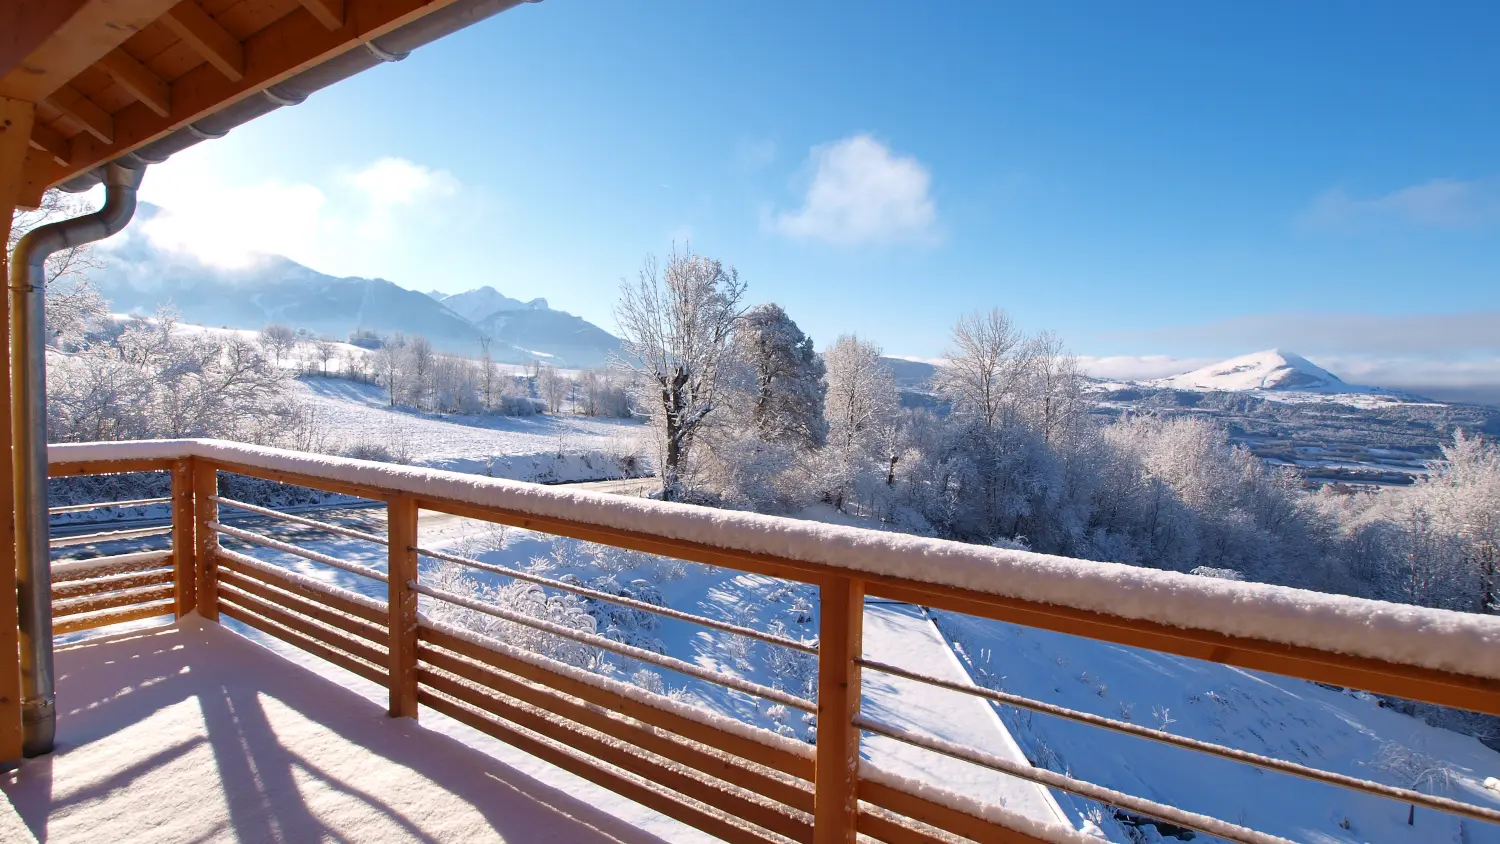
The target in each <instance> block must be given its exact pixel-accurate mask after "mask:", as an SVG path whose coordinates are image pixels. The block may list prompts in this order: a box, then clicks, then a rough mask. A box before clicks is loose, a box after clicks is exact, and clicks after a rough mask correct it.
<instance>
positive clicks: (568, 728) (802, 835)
mask: <svg viewBox="0 0 1500 844" xmlns="http://www.w3.org/2000/svg"><path fill="white" fill-rule="evenodd" d="M417 674H418V676H419V677H420V679H421V683H420V685H419V687H420V686H425V687H427V688H430V689H432V690H433V691H436V692H440V693H441V694H443V695H445V696H446V697H450V698H453V699H455V700H459V701H462V702H464V703H466V704H468V705H469V706H472V707H474V708H476V709H481V710H483V711H485V712H487V713H489V714H491V715H494V716H495V717H497V718H501V719H503V720H505V721H508V722H510V723H512V724H515V725H516V726H518V727H524V728H525V729H527V730H530V731H531V732H533V733H536V734H537V735H542V736H546V737H547V738H550V739H552V740H553V741H557V742H561V743H562V744H566V745H567V746H569V747H571V748H573V749H574V750H577V751H580V752H582V753H586V754H588V755H589V756H591V757H593V758H595V759H599V760H601V761H604V762H608V763H609V764H611V765H613V766H615V767H617V768H619V769H621V770H624V771H629V772H630V773H632V774H635V775H637V776H640V777H644V778H646V779H648V780H650V781H651V782H654V783H656V784H657V785H660V786H662V787H664V788H668V789H670V790H672V791H675V792H677V793H678V794H681V795H683V796H685V797H689V798H691V799H693V800H696V801H698V802H700V803H703V804H705V805H709V806H713V807H714V808H716V809H718V810H720V811H722V812H727V813H729V814H731V815H733V816H735V817H737V818H739V819H741V820H744V821H747V822H749V823H753V824H755V825H756V826H759V827H762V828H764V829H769V830H770V831H772V832H776V833H778V834H781V835H785V836H787V837H788V838H791V839H792V840H793V841H798V842H804V843H805V842H811V841H812V823H811V822H810V819H807V818H806V817H805V816H804V817H802V818H799V817H797V815H796V814H794V813H793V812H792V811H791V810H789V809H787V808H786V807H783V806H775V805H772V804H770V802H769V801H767V802H764V803H763V802H759V801H757V800H755V799H753V798H752V797H750V796H747V794H746V793H744V792H742V791H740V790H738V789H733V788H729V787H726V786H723V785H720V784H718V783H716V782H715V781H713V780H712V779H711V778H709V777H703V776H697V775H695V774H692V773H690V772H688V771H686V770H684V769H683V768H681V767H680V766H677V765H672V764H670V763H667V762H665V761H661V760H660V757H655V758H654V757H653V754H652V753H651V752H650V750H649V749H643V748H639V747H635V746H632V745H629V744H627V743H625V742H615V741H610V740H609V737H607V736H605V735H604V734H602V733H599V732H597V731H595V730H591V729H588V728H587V727H584V726H583V725H581V724H578V723H577V722H573V721H567V720H560V719H555V718H551V717H548V713H547V712H546V711H545V710H542V709H539V708H538V707H534V706H530V705H528V704H526V703H524V702H522V701H517V700H514V699H510V698H507V697H505V696H503V695H499V694H495V693H489V694H486V693H485V692H484V691H483V690H481V689H478V688H475V687H474V686H467V685H464V684H462V683H460V682H458V681H456V680H451V679H449V678H447V677H444V676H442V675H441V674H438V673H437V672H434V671H432V670H431V669H426V668H419V669H418V671H417Z"/></svg>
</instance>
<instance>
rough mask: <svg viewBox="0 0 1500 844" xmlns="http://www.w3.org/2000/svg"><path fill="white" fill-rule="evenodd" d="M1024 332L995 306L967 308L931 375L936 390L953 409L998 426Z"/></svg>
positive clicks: (1016, 374) (1005, 413) (1017, 372)
mask: <svg viewBox="0 0 1500 844" xmlns="http://www.w3.org/2000/svg"><path fill="white" fill-rule="evenodd" d="M1024 342H1025V338H1024V337H1023V336H1022V335H1021V332H1020V331H1019V330H1017V329H1016V327H1015V324H1014V323H1012V322H1011V319H1010V316H1009V315H1008V314H1006V313H1005V311H1002V310H1000V309H999V308H993V309H991V310H990V311H989V312H988V313H982V312H979V311H975V312H974V313H971V314H966V315H964V316H963V317H961V318H960V319H959V321H958V322H957V323H956V324H955V325H954V326H953V333H952V337H951V345H950V348H949V349H948V352H947V354H946V358H947V360H946V362H945V364H944V365H943V366H942V367H940V368H939V369H938V371H937V373H936V375H935V376H934V379H933V386H934V387H935V388H936V389H937V391H938V394H939V395H941V396H942V397H943V398H945V399H947V400H948V402H949V403H951V404H952V405H953V412H954V413H955V414H958V415H961V416H965V417H969V418H971V419H973V420H975V421H977V422H978V423H979V424H980V425H982V426H983V427H984V428H985V429H986V430H991V431H993V430H997V429H999V428H1002V427H1004V425H1005V424H1006V423H1007V422H1008V421H1009V419H1008V417H1009V414H1010V412H1011V410H1012V400H1013V398H1014V396H1015V392H1016V388H1017V386H1018V384H1019V381H1020V378H1021V375H1022V370H1023V365H1024V358H1023V357H1022V356H1021V355H1020V354H1018V352H1020V350H1021V346H1022V344H1023V343H1024Z"/></svg>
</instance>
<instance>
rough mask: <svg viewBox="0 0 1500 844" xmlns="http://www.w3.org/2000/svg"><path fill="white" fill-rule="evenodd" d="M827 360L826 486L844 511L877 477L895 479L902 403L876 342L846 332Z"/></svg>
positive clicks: (825, 360) (831, 347)
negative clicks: (857, 492)
mask: <svg viewBox="0 0 1500 844" xmlns="http://www.w3.org/2000/svg"><path fill="white" fill-rule="evenodd" d="M823 363H824V365H825V366H826V367H827V373H828V395H827V400H826V404H825V409H824V416H825V417H826V418H827V419H828V448H827V449H826V450H825V455H824V458H825V459H824V461H823V465H824V475H825V479H824V484H823V485H824V489H825V495H826V496H827V497H828V499H829V503H830V504H832V505H833V506H834V507H836V508H838V509H841V510H842V509H844V507H845V505H846V503H847V501H848V499H849V497H850V496H851V495H853V494H854V492H855V490H856V489H857V488H858V487H859V486H860V485H861V483H862V482H864V481H867V480H868V479H869V478H870V477H871V476H872V475H874V476H878V477H881V478H883V479H885V482H886V483H887V485H889V484H891V483H893V481H894V478H893V473H894V467H895V461H896V459H897V456H898V455H897V454H896V453H894V449H896V448H897V447H898V446H897V443H898V437H897V431H898V427H899V426H898V422H897V420H898V419H899V411H900V405H901V402H900V397H899V395H898V393H897V391H896V381H895V378H894V377H893V376H892V375H891V371H890V368H889V367H887V366H886V365H885V364H884V363H882V362H881V360H880V347H879V346H877V345H875V344H874V343H870V342H868V341H865V340H861V339H859V337H857V336H855V335H852V334H845V335H843V336H841V337H839V338H838V339H837V340H835V341H834V343H833V345H832V346H830V347H829V348H828V351H826V352H825V353H824V355H823Z"/></svg>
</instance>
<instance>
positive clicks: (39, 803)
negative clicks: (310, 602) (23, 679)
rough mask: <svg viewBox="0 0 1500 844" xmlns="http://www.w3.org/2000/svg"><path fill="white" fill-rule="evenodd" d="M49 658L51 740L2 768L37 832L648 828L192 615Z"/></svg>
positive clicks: (494, 834) (641, 839)
mask: <svg viewBox="0 0 1500 844" xmlns="http://www.w3.org/2000/svg"><path fill="white" fill-rule="evenodd" d="M57 671H58V686H57V691H58V750H57V752H56V753H54V754H52V755H51V756H47V757H41V758H38V759H33V760H28V761H27V762H26V763H25V764H24V765H23V766H22V767H21V769H20V770H19V771H17V772H11V773H9V774H5V775H4V776H3V778H0V789H3V790H4V792H5V793H6V795H7V796H8V797H9V798H10V800H11V802H12V803H13V804H14V806H15V809H16V810H17V812H18V813H19V815H20V817H21V819H22V820H23V821H24V823H25V826H26V827H28V828H29V829H30V831H31V834H32V835H33V836H34V837H35V839H36V840H37V841H39V842H51V844H66V842H73V841H90V842H98V841H100V840H101V838H102V837H104V836H106V835H107V837H108V839H109V840H113V841H152V842H159V843H160V844H169V842H189V841H193V842H207V841H240V842H260V841H320V840H324V841H327V840H332V841H382V842H387V841H391V842H394V841H423V842H460V841H461V842H499V841H510V842H585V843H586V842H616V843H617V844H618V842H629V844H656V843H657V842H660V841H661V839H660V838H658V837H656V836H655V835H652V834H650V833H649V832H646V831H644V830H642V829H640V828H639V827H638V826H637V825H636V824H634V823H631V822H630V821H628V820H625V819H621V818H619V817H616V816H613V815H610V814H606V813H605V812H603V811H601V810H599V809H598V808H595V806H594V805H593V804H594V803H597V802H599V801H598V800H590V801H586V800H585V799H584V798H582V797H580V796H578V795H579V794H586V792H579V791H577V790H575V789H569V792H572V793H565V792H564V790H562V789H560V788H558V787H557V786H556V785H552V784H547V783H544V782H541V781H539V780H538V779H535V778H533V777H532V776H530V775H529V774H527V773H525V772H523V771H521V770H518V769H517V768H516V767H514V766H512V765H511V764H508V763H507V762H505V761H502V760H500V759H497V758H495V757H493V756H490V755H487V754H486V753H483V752H481V751H479V750H476V749H474V748H472V747H469V746H466V745H465V744H464V743H460V742H459V741H458V740H456V739H455V738H452V737H450V736H447V735H444V734H442V733H441V732H438V731H435V730H433V729H430V728H428V727H426V726H422V725H419V724H417V723H416V722H415V721H412V720H411V719H392V718H388V717H387V716H386V713H385V709H384V707H383V706H382V705H380V704H378V703H375V702H374V701H372V700H370V699H368V698H366V697H364V696H362V695H360V694H359V693H358V692H356V691H353V690H351V689H349V688H345V687H343V686H340V685H338V684H337V683H335V682H333V681H331V680H329V679H326V678H324V677H321V676H318V675H317V674H314V673H313V672H311V671H309V670H308V669H307V668H304V667H303V666H301V665H298V664H296V663H294V662H292V661H291V660H288V659H285V658H283V657H282V656H280V655H278V654H277V653H275V652H273V651H272V650H270V649H268V648H265V647H262V646H261V645H259V644H256V643H254V642H252V641H249V640H248V639H245V638H243V637H241V636H239V635H237V634H235V633H233V632H230V631H229V630H227V629H225V628H223V627H220V626H219V625H217V624H211V623H204V622H202V621H201V620H199V619H198V618H197V617H196V616H192V617H189V618H187V619H185V620H184V621H183V622H181V623H180V624H173V625H169V626H163V627H155V628H150V629H147V630H140V631H136V632H132V633H122V634H115V635H111V636H105V637H100V638H97V639H93V640H89V641H85V642H82V643H79V644H75V645H70V646H61V647H59V648H58V651H57ZM372 688H373V686H372ZM584 788H588V786H587V785H586V784H585V785H584ZM601 794H602V792H601ZM616 802H618V800H616ZM0 814H3V813H0ZM7 833H11V830H8V829H7V827H6V825H5V823H4V822H3V820H0V838H3V839H4V840H7V841H9V840H12V838H11V835H8V834H7ZM11 834H14V833H11ZM673 837H675V835H674V836H673Z"/></svg>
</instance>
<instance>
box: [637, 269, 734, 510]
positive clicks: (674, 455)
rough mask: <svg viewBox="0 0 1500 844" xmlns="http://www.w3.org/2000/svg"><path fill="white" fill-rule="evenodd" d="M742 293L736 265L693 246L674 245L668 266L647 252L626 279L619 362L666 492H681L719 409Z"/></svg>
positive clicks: (666, 495)
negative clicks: (650, 435) (643, 416)
mask: <svg viewBox="0 0 1500 844" xmlns="http://www.w3.org/2000/svg"><path fill="white" fill-rule="evenodd" d="M744 292H745V285H744V283H743V282H742V281H740V277H739V273H737V272H736V271H735V269H734V268H733V267H725V266H724V265H723V264H722V263H721V262H720V261H717V260H715V259H712V258H706V257H704V256H702V255H697V254H695V253H693V252H691V251H685V252H677V251H675V250H674V251H673V252H672V254H671V255H669V256H668V257H667V262H666V265H665V266H661V265H659V264H658V263H657V261H656V259H655V258H654V257H653V258H647V259H646V262H645V266H643V267H642V269H641V271H640V274H639V275H638V276H637V278H636V280H635V281H633V282H632V281H628V280H626V281H622V282H621V286H620V301H619V302H618V303H617V304H616V306H615V318H616V319H617V320H618V322H619V325H620V333H621V353H622V357H621V361H622V363H623V365H624V366H625V367H626V368H627V369H628V370H629V371H630V375H631V379H632V383H634V384H636V385H637V387H638V390H639V392H638V398H637V408H638V409H639V410H640V411H642V412H644V413H647V414H648V415H649V416H650V418H651V421H652V423H653V425H654V427H655V429H656V431H657V446H658V452H659V459H658V461H657V465H658V467H659V474H660V476H661V484H662V487H661V490H662V497H663V498H666V499H672V498H676V497H678V496H679V495H680V493H681V484H682V474H683V471H684V469H685V468H686V463H687V458H688V456H689V454H690V453H691V450H692V446H693V441H694V439H695V438H696V437H697V435H698V433H699V431H700V430H701V429H702V427H703V424H704V421H705V420H706V419H707V418H708V415H709V414H710V413H711V412H712V411H713V410H714V407H715V401H716V398H717V390H718V386H719V375H720V371H721V369H722V368H723V366H724V364H725V362H726V360H727V359H728V358H729V355H730V349H731V341H732V339H733V334H734V331H735V328H736V327H737V326H738V323H739V319H740V315H741V313H742V310H741V306H740V300H741V298H742V297H743V296H744Z"/></svg>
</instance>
